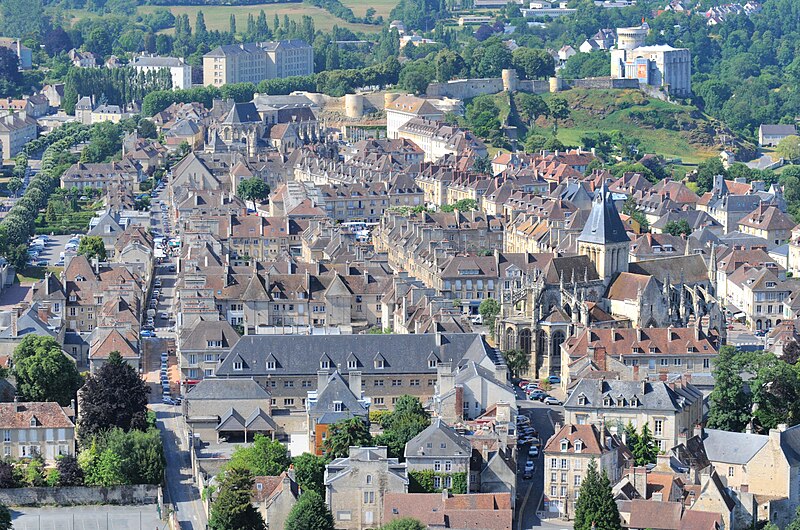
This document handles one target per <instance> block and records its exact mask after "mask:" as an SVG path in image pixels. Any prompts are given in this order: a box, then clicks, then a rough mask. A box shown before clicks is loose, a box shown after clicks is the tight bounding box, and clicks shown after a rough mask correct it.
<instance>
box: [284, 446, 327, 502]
mask: <svg viewBox="0 0 800 530" xmlns="http://www.w3.org/2000/svg"><path fill="white" fill-rule="evenodd" d="M325 464H326V460H325V458H324V457H322V456H317V455H313V454H311V453H303V454H302V455H300V456H296V457H294V458H293V459H292V465H293V466H294V476H295V480H297V484H298V486H300V489H301V490H303V491H313V492H316V493H318V494H319V495H320V496H322V495H325V484H324V480H325Z"/></svg>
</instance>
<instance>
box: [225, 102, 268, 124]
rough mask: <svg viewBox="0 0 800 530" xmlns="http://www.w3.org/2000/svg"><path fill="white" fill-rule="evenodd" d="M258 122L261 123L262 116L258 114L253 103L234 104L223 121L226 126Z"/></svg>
mask: <svg viewBox="0 0 800 530" xmlns="http://www.w3.org/2000/svg"><path fill="white" fill-rule="evenodd" d="M258 122H261V115H260V114H259V113H258V110H257V109H256V106H255V105H254V104H253V102H252V101H251V102H248V103H234V104H233V107H232V108H231V110H230V111H229V112H228V114H227V115H226V116H225V119H223V120H222V123H225V124H239V123H258Z"/></svg>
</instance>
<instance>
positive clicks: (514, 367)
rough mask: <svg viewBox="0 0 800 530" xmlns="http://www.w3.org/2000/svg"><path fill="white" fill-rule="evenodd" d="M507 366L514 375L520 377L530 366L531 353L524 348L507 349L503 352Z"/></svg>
mask: <svg viewBox="0 0 800 530" xmlns="http://www.w3.org/2000/svg"><path fill="white" fill-rule="evenodd" d="M501 354H502V355H503V359H504V360H505V362H506V366H508V369H509V370H510V371H511V375H512V376H513V377H519V376H521V375H522V374H523V373H525V372H527V371H528V368H529V367H530V355H528V354H527V353H525V352H524V351H522V350H506V351H504V352H501Z"/></svg>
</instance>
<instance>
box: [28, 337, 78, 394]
mask: <svg viewBox="0 0 800 530" xmlns="http://www.w3.org/2000/svg"><path fill="white" fill-rule="evenodd" d="M12 359H13V361H14V368H13V374H14V377H15V378H16V380H17V393H18V394H19V396H20V397H21V398H22V399H23V400H25V401H57V402H58V403H59V404H61V405H62V406H67V405H69V404H70V401H71V400H72V399H74V398H75V394H76V392H77V391H78V389H79V388H80V387H81V384H82V383H83V381H82V379H81V375H80V374H79V373H78V369H77V367H76V366H75V363H74V362H73V361H72V360H71V359H69V358H68V357H67V355H66V354H65V353H64V352H63V351H62V350H61V346H59V344H58V342H56V340H55V339H54V338H52V337H50V336H48V335H44V336H40V335H33V334H29V335H26V336H25V338H23V339H22V342H20V343H19V345H17V347H16V348H14V355H13V357H12Z"/></svg>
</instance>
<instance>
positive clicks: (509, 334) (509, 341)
mask: <svg viewBox="0 0 800 530" xmlns="http://www.w3.org/2000/svg"><path fill="white" fill-rule="evenodd" d="M505 342H506V344H505V349H506V350H513V349H515V348H516V347H517V340H516V338H515V337H514V328H512V327H509V328H506V341H505Z"/></svg>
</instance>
